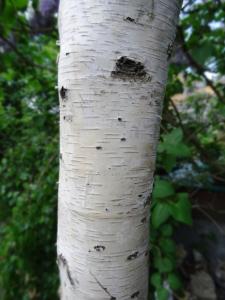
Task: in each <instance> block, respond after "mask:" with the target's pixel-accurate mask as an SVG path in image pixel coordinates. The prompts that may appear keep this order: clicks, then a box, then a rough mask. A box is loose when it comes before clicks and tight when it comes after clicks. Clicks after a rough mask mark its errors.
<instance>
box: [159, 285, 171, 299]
mask: <svg viewBox="0 0 225 300" xmlns="http://www.w3.org/2000/svg"><path fill="white" fill-rule="evenodd" d="M156 294H157V300H168V298H169V292H168V290H167V289H165V288H162V289H158V290H157V292H156Z"/></svg>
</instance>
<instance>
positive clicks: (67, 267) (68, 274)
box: [58, 254, 75, 286]
mask: <svg viewBox="0 0 225 300" xmlns="http://www.w3.org/2000/svg"><path fill="white" fill-rule="evenodd" d="M60 262H62V264H63V266H64V268H65V269H66V274H67V277H68V279H69V282H70V284H71V285H73V286H75V282H74V280H73V278H72V276H71V272H70V268H69V265H68V262H67V260H66V258H65V257H64V256H63V255H62V254H59V256H58V263H59V264H60Z"/></svg>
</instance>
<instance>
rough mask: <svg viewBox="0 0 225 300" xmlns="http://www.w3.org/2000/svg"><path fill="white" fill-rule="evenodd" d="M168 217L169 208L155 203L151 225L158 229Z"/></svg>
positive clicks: (163, 204) (166, 205)
mask: <svg viewBox="0 0 225 300" xmlns="http://www.w3.org/2000/svg"><path fill="white" fill-rule="evenodd" d="M169 216H170V207H169V206H168V204H167V203H157V204H156V205H155V207H154V209H153V210H152V217H151V220H152V225H153V227H155V228H158V227H159V226H160V225H161V224H163V223H164V222H165V221H167V219H168V218H169Z"/></svg>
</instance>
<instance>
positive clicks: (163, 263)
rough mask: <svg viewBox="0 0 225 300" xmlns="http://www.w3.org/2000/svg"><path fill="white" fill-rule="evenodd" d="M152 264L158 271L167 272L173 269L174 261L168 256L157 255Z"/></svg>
mask: <svg viewBox="0 0 225 300" xmlns="http://www.w3.org/2000/svg"><path fill="white" fill-rule="evenodd" d="M153 264H154V267H155V268H156V269H157V270H159V272H160V273H169V272H172V271H173V269H174V262H173V260H172V259H170V258H169V257H161V256H158V257H156V258H155V260H154V262H153Z"/></svg>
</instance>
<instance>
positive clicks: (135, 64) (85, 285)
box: [57, 0, 180, 300]
mask: <svg viewBox="0 0 225 300" xmlns="http://www.w3.org/2000/svg"><path fill="white" fill-rule="evenodd" d="M179 8H180V0H76V1H72V0H61V4H60V8H59V32H60V46H61V49H60V57H59V83H58V86H59V94H60V178H59V208H58V241H57V249H58V265H59V269H60V278H61V299H62V300H66V299H68V300H91V299H92V300H107V299H111V300H113V299H114V300H115V299H117V300H127V299H136V298H137V299H141V300H146V299H147V294H148V285H149V280H148V269H149V256H148V254H149V252H148V251H149V204H150V203H149V202H150V201H149V199H150V194H151V190H152V185H153V173H154V170H155V158H156V147H157V141H158V136H159V127H160V119H161V110H162V99H163V95H164V89H165V84H166V79H167V66H168V59H169V57H170V55H171V51H172V44H173V41H174V37H175V28H176V23H177V19H178V14H179Z"/></svg>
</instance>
